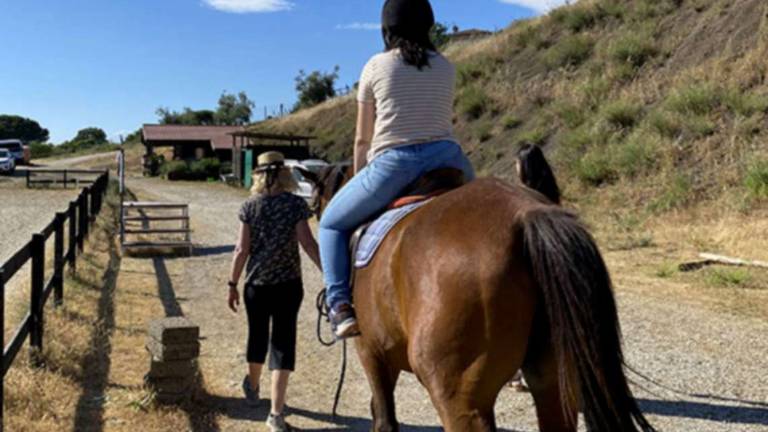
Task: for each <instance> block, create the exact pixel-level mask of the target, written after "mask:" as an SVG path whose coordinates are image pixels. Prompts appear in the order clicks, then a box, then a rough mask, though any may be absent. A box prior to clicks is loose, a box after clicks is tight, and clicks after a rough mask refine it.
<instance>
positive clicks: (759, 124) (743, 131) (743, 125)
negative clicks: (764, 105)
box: [735, 114, 765, 139]
mask: <svg viewBox="0 0 768 432" xmlns="http://www.w3.org/2000/svg"><path fill="white" fill-rule="evenodd" d="M763 127H765V118H764V116H763V114H753V115H752V116H750V117H739V118H737V119H736V122H735V128H736V132H737V133H738V134H739V136H741V137H744V138H747V139H751V138H753V137H754V136H755V135H758V134H760V132H761V131H762V130H763Z"/></svg>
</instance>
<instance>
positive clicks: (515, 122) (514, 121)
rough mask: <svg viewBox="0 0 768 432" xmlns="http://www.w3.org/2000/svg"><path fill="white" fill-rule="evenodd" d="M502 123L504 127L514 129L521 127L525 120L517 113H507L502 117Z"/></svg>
mask: <svg viewBox="0 0 768 432" xmlns="http://www.w3.org/2000/svg"><path fill="white" fill-rule="evenodd" d="M501 124H502V126H504V129H506V130H512V129H517V128H519V127H520V126H521V125H522V124H523V121H522V120H520V118H519V117H517V116H515V115H512V114H507V115H505V116H504V118H503V119H501Z"/></svg>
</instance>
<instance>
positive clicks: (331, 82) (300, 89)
mask: <svg viewBox="0 0 768 432" xmlns="http://www.w3.org/2000/svg"><path fill="white" fill-rule="evenodd" d="M337 79H339V67H338V66H336V67H335V68H333V72H330V73H323V72H320V71H314V72H312V73H311V74H309V75H307V74H306V73H305V72H304V71H303V70H301V71H299V75H298V76H297V77H296V92H297V93H298V94H299V100H298V102H296V105H295V106H294V107H293V110H294V111H298V110H300V109H304V108H310V107H313V106H315V105H318V104H321V103H323V102H325V101H326V100H328V99H330V98H332V97H334V96H336V90H335V89H334V86H335V85H336V80H337Z"/></svg>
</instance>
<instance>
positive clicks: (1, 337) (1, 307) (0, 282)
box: [0, 267, 5, 432]
mask: <svg viewBox="0 0 768 432" xmlns="http://www.w3.org/2000/svg"><path fill="white" fill-rule="evenodd" d="M0 347H3V349H2V350H0V365H2V364H3V363H5V358H4V357H3V352H2V351H5V270H4V269H3V268H2V267H0ZM4 400H5V375H2V376H0V432H2V431H3V423H4V420H3V417H4V416H3V401H4Z"/></svg>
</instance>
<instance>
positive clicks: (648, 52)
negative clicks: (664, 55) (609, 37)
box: [608, 33, 658, 68]
mask: <svg viewBox="0 0 768 432" xmlns="http://www.w3.org/2000/svg"><path fill="white" fill-rule="evenodd" d="M657 53H658V50H657V49H656V47H655V46H654V45H653V41H652V40H651V39H650V38H648V37H644V36H640V35H637V34H633V33H629V34H627V35H625V36H623V37H620V38H619V39H616V40H615V41H614V42H613V43H612V44H611V45H610V47H609V48H608V56H609V57H610V58H611V59H612V60H613V61H615V62H618V63H625V64H629V65H631V66H633V67H635V68H639V67H641V66H642V65H644V64H645V63H646V62H647V61H648V60H650V59H651V58H652V57H653V56H655V55H656V54H657Z"/></svg>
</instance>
